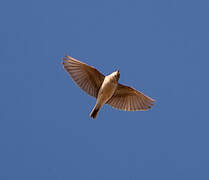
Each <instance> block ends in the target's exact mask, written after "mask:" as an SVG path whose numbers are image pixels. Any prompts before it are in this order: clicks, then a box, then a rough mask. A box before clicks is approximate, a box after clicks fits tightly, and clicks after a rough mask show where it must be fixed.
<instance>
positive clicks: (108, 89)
mask: <svg viewBox="0 0 209 180" xmlns="http://www.w3.org/2000/svg"><path fill="white" fill-rule="evenodd" d="M117 85H118V83H117V82H114V81H112V80H111V79H110V78H108V77H105V79H104V82H103V83H102V86H101V88H100V90H99V93H98V97H97V101H100V102H101V103H103V104H105V103H106V102H107V101H108V100H109V99H110V98H111V97H112V95H113V94H114V92H115V90H116V88H117Z"/></svg>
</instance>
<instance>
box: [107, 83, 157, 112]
mask: <svg viewBox="0 0 209 180" xmlns="http://www.w3.org/2000/svg"><path fill="white" fill-rule="evenodd" d="M154 102H155V100H153V99H152V98H150V97H148V96H146V95H144V94H143V93H141V92H139V91H137V90H135V89H133V88H131V87H128V86H124V85H122V84H118V87H117V89H116V91H115V93H114V94H113V96H112V97H111V98H110V99H109V100H108V101H107V103H106V104H109V105H110V106H112V107H114V108H117V109H120V110H124V111H139V110H141V111H143V110H147V109H151V107H152V106H153V105H154Z"/></svg>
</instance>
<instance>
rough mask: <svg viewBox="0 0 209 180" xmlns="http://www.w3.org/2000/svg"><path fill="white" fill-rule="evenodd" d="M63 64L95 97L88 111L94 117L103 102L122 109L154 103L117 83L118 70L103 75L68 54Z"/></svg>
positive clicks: (134, 109) (132, 109)
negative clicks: (90, 109) (93, 103)
mask: <svg viewBox="0 0 209 180" xmlns="http://www.w3.org/2000/svg"><path fill="white" fill-rule="evenodd" d="M63 66H64V69H65V70H66V71H67V72H68V73H69V74H70V76H71V77H72V79H73V80H74V81H75V83H76V84H77V85H78V86H79V87H80V88H81V89H82V90H84V91H85V92H86V93H87V94H89V95H90V96H93V97H95V98H96V99H97V101H96V105H95V106H94V108H93V110H92V111H91V113H90V116H91V117H92V118H94V119H95V118H96V117H97V114H98V112H99V110H100V109H101V107H102V106H103V105H104V104H109V105H110V106H112V107H114V108H117V109H120V110H124V111H138V110H139V111H143V110H147V109H151V107H152V106H153V105H154V102H155V100H153V99H152V98H150V97H148V96H146V95H145V94H143V93H141V92H139V91H137V90H135V89H134V88H131V87H129V86H124V85H122V84H120V83H118V80H119V78H120V71H115V72H113V73H111V74H110V75H108V76H104V75H103V74H102V73H100V72H99V71H98V70H97V69H96V68H94V67H92V66H89V65H87V64H85V63H83V62H81V61H79V60H77V59H74V58H72V57H70V56H65V57H64V58H63Z"/></svg>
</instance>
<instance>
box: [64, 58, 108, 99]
mask: <svg viewBox="0 0 209 180" xmlns="http://www.w3.org/2000/svg"><path fill="white" fill-rule="evenodd" d="M63 66H64V69H65V70H66V71H67V72H68V73H69V74H70V76H71V77H72V79H73V80H74V81H75V82H76V84H77V85H78V86H79V87H80V88H81V89H83V90H84V91H85V92H86V93H88V94H89V95H90V96H93V97H95V98H97V94H98V92H99V89H100V87H101V85H102V82H103V81H104V77H105V76H104V75H103V74H101V73H100V72H99V71H98V70H97V69H96V68H94V67H92V66H89V65H87V64H85V63H83V62H81V61H78V60H76V59H74V58H72V57H70V56H65V57H64V58H63Z"/></svg>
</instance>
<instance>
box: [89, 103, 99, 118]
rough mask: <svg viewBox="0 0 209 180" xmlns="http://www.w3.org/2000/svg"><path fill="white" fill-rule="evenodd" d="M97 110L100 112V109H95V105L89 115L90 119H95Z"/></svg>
mask: <svg viewBox="0 0 209 180" xmlns="http://www.w3.org/2000/svg"><path fill="white" fill-rule="evenodd" d="M99 110H100V107H97V105H95V107H94V108H93V110H92V111H91V113H90V117H92V118H93V119H96V117H97V114H98V112H99Z"/></svg>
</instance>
